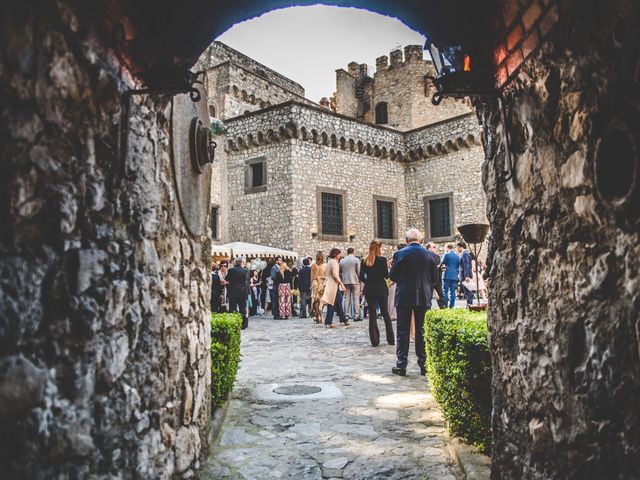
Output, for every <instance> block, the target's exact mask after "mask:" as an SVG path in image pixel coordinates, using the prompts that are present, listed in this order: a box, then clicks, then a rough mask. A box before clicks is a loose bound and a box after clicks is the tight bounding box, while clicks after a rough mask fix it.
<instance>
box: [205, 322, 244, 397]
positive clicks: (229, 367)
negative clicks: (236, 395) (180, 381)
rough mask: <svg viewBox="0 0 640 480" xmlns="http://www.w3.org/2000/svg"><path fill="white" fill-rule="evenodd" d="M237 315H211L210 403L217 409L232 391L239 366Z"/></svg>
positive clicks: (239, 325) (240, 325) (240, 323)
mask: <svg viewBox="0 0 640 480" xmlns="http://www.w3.org/2000/svg"><path fill="white" fill-rule="evenodd" d="M241 327H242V316H241V315H240V314H239V313H214V314H212V315H211V401H212V403H213V407H214V408H216V407H219V406H220V405H222V404H223V403H224V402H225V401H226V400H227V398H229V393H231V390H232V389H233V383H234V382H235V380H236V374H237V373H238V365H239V364H240V329H241Z"/></svg>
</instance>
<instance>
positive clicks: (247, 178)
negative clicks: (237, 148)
mask: <svg viewBox="0 0 640 480" xmlns="http://www.w3.org/2000/svg"><path fill="white" fill-rule="evenodd" d="M266 189H267V161H266V159H265V158H264V157H260V158H252V159H251V160H247V161H246V162H245V169H244V192H245V193H254V192H264V191H265V190H266Z"/></svg>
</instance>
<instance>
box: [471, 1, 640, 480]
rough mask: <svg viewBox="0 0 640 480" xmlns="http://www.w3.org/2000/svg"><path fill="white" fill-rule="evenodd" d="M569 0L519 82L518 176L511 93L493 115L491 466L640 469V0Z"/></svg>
mask: <svg viewBox="0 0 640 480" xmlns="http://www.w3.org/2000/svg"><path fill="white" fill-rule="evenodd" d="M562 5H563V7H564V10H563V11H562V12H561V16H560V18H561V19H562V20H561V21H560V22H559V23H558V24H556V26H555V27H554V29H553V30H551V32H550V34H549V36H548V37H547V38H546V40H545V41H544V42H543V43H542V46H541V48H540V49H539V50H538V51H537V52H536V53H534V54H533V56H532V57H531V58H530V59H529V60H527V61H526V62H525V63H524V64H523V68H522V70H520V71H519V73H517V75H516V78H515V80H514V81H513V82H512V83H511V85H510V86H509V88H508V89H507V90H506V92H505V97H506V104H507V118H508V122H507V125H508V128H509V131H510V135H511V139H510V140H511V141H510V148H511V151H512V153H513V157H514V158H513V159H514V162H515V170H514V179H513V180H510V181H507V182H506V183H505V182H501V181H500V180H499V177H500V175H501V173H502V171H503V170H504V169H505V154H504V146H505V137H504V135H503V129H502V127H501V125H500V120H499V118H500V115H499V109H498V106H497V104H487V105H486V106H485V107H484V108H483V109H482V110H481V115H480V116H481V118H482V119H483V121H484V123H485V125H486V128H485V135H486V139H487V144H486V153H487V158H488V162H487V163H486V165H485V168H484V172H483V183H484V185H485V190H486V192H487V201H488V208H487V212H488V215H489V218H490V220H491V224H492V228H493V238H492V243H491V253H490V259H491V262H492V269H491V283H492V288H491V290H490V302H489V305H490V311H489V319H490V324H489V326H490V332H491V336H490V339H491V355H492V360H493V372H494V373H493V374H494V379H493V433H494V440H493V459H492V461H493V473H492V476H493V478H495V479H520V478H528V479H583V478H590V479H628V478H637V477H638V472H640V409H639V408H638V405H639V402H640V358H639V357H640V320H639V318H640V316H639V315H638V309H639V308H640V281H639V278H640V276H639V275H640V272H639V270H640V268H639V263H638V258H640V247H639V245H640V235H639V233H638V232H639V221H638V203H637V198H638V196H637V195H638V178H640V161H639V158H638V152H639V149H638V145H640V135H639V132H638V125H640V117H639V115H638V112H639V111H640V97H639V94H638V92H640V84H639V78H638V54H639V52H640V43H639V40H638V29H639V27H640V22H639V19H640V10H639V5H638V3H637V2H633V1H630V0H629V1H623V2H618V3H616V4H615V5H614V4H609V3H607V4H597V3H596V4H594V3H591V2H581V1H577V2H564V3H563V4H562ZM567 5H572V7H571V8H569V7H567ZM554 8H555V7H554ZM556 16H557V10H556ZM634 145H635V147H634ZM634 148H635V150H634Z"/></svg>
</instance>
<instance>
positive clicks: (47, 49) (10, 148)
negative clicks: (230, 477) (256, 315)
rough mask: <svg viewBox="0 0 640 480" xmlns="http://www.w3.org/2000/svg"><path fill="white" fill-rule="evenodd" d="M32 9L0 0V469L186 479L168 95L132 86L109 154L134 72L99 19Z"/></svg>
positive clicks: (201, 381) (182, 320)
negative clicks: (107, 39) (125, 127)
mask: <svg viewBox="0 0 640 480" xmlns="http://www.w3.org/2000/svg"><path fill="white" fill-rule="evenodd" d="M69 3H71V2H69ZM72 4H73V5H75V3H72ZM37 5H38V8H37V9H35V8H33V7H34V5H33V4H32V3H31V2H23V3H22V4H18V3H17V2H10V6H9V5H5V6H3V7H2V17H3V31H2V34H1V35H2V40H3V41H2V43H1V47H0V70H2V72H3V74H2V76H0V85H1V87H0V91H1V92H2V93H1V94H0V96H1V101H0V115H1V117H2V119H3V121H2V122H0V139H1V141H0V145H1V147H0V148H1V153H0V158H1V160H0V162H1V163H0V168H1V170H2V175H1V176H0V191H1V192H2V196H1V200H0V221H1V223H2V229H1V232H2V233H1V235H0V252H1V254H0V286H1V288H0V292H1V293H0V431H2V435H1V436H0V452H2V453H1V454H0V477H2V478H42V479H49V478H106V477H111V476H114V477H119V478H170V477H173V476H178V477H180V476H192V475H193V471H194V469H195V468H196V467H197V465H198V462H199V459H200V458H201V456H202V455H203V453H204V451H205V449H206V435H205V430H206V428H205V427H206V425H207V421H208V419H209V415H210V407H209V384H210V366H209V361H210V360H209V351H208V347H207V345H208V344H209V288H210V287H209V277H210V275H209V267H208V263H209V253H208V252H209V243H208V242H207V240H206V239H202V238H200V239H192V238H190V237H189V236H188V235H187V233H186V231H185V228H184V227H183V226H182V223H181V220H180V214H179V211H178V205H177V201H176V196H175V192H174V187H173V179H172V174H171V166H170V152H169V145H170V142H169V137H168V127H169V119H170V112H171V99H170V97H165V96H135V97H133V98H132V100H131V114H130V125H129V131H128V149H127V155H126V156H125V157H124V160H123V157H122V156H121V153H122V152H121V146H122V143H121V142H122V138H121V136H120V125H121V121H122V108H123V95H122V92H123V91H124V90H126V89H129V88H131V87H133V86H134V85H133V84H132V83H131V81H130V80H129V79H130V77H129V76H128V73H127V72H126V71H125V70H123V69H122V68H121V66H120V64H119V63H118V61H117V60H116V58H115V57H114V56H113V54H112V53H111V52H110V50H109V49H108V45H106V44H104V43H102V42H101V41H100V40H99V36H98V35H97V33H96V32H94V31H92V30H91V28H90V26H91V25H97V24H99V23H100V22H99V19H98V18H92V17H90V16H89V15H79V14H78V12H76V11H75V10H74V9H73V8H71V7H69V6H68V4H67V2H38V4H37Z"/></svg>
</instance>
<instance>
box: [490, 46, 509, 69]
mask: <svg viewBox="0 0 640 480" xmlns="http://www.w3.org/2000/svg"><path fill="white" fill-rule="evenodd" d="M506 56H507V47H506V46H505V44H504V43H501V44H500V45H498V46H497V47H496V49H495V50H494V51H493V60H494V62H495V64H496V65H500V64H501V63H502V61H503V60H504V59H505V57H506Z"/></svg>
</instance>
